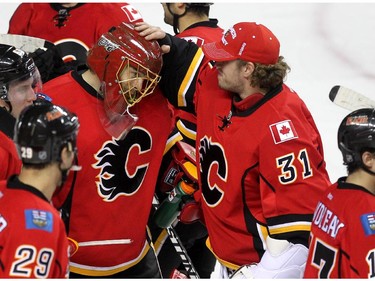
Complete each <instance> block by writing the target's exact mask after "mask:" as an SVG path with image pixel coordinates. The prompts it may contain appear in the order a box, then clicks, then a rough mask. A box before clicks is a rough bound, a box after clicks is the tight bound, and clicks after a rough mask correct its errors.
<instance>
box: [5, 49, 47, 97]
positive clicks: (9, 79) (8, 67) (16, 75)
mask: <svg viewBox="0 0 375 281" xmlns="http://www.w3.org/2000/svg"><path fill="white" fill-rule="evenodd" d="M31 77H32V78H33V82H32V86H33V88H34V92H40V91H41V88H42V81H41V78H40V74H39V71H38V68H37V67H36V66H35V63H34V61H33V59H32V58H30V57H29V56H28V55H27V54H26V52H24V51H22V50H21V49H17V48H15V47H14V46H11V45H6V44H0V98H1V99H3V100H6V101H8V100H9V97H8V94H9V86H10V85H11V84H12V83H17V81H24V80H27V79H29V78H31Z"/></svg>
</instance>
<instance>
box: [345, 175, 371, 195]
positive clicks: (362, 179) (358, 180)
mask: <svg viewBox="0 0 375 281" xmlns="http://www.w3.org/2000/svg"><path fill="white" fill-rule="evenodd" d="M346 182H347V183H352V184H356V185H359V186H362V187H363V188H365V189H367V190H368V191H369V192H371V193H372V194H374V195H375V176H373V175H370V174H369V173H367V172H365V171H363V170H357V171H355V172H353V173H351V174H350V175H348V177H347V179H346Z"/></svg>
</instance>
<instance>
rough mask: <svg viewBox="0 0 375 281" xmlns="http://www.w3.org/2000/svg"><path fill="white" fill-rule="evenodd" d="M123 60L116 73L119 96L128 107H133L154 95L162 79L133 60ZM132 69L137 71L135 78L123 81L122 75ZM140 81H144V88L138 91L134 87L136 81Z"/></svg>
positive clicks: (123, 58)
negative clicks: (146, 97)
mask: <svg viewBox="0 0 375 281" xmlns="http://www.w3.org/2000/svg"><path fill="white" fill-rule="evenodd" d="M121 59H122V63H121V65H120V67H119V69H118V71H117V73H116V81H115V82H116V83H117V84H118V86H119V89H120V91H119V94H121V95H122V96H123V98H124V100H125V102H126V103H127V105H128V106H129V107H131V106H133V105H134V104H136V103H138V102H139V101H140V100H141V99H142V98H143V97H145V96H147V95H150V94H152V93H153V91H154V89H155V87H156V85H157V84H158V83H159V81H160V78H161V77H160V76H159V75H158V74H157V73H154V72H152V71H150V70H149V69H147V68H145V67H143V66H142V65H140V64H139V63H138V62H136V61H134V60H132V59H129V58H125V57H122V58H121ZM130 68H133V69H135V74H136V75H135V77H129V78H127V79H124V80H121V77H120V76H121V73H123V72H124V71H125V70H127V69H130ZM140 79H141V80H142V88H141V89H138V88H136V87H135V86H134V81H137V80H140Z"/></svg>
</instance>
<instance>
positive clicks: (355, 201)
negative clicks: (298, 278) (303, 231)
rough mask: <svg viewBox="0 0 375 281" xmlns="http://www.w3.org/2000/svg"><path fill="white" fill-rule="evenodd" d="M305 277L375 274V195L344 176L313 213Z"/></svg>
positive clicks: (361, 276) (374, 275) (373, 275)
mask: <svg viewBox="0 0 375 281" xmlns="http://www.w3.org/2000/svg"><path fill="white" fill-rule="evenodd" d="M304 277H305V278H374V277H375V196H374V194H372V193H370V192H369V191H367V190H366V189H364V188H363V187H361V186H357V185H354V184H349V183H345V178H341V179H339V181H338V182H337V183H335V184H333V185H332V186H331V187H330V189H329V190H328V191H327V193H326V194H325V195H324V196H323V197H322V198H321V201H320V202H319V203H318V205H317V207H316V210H315V213H314V217H313V221H312V227H311V237H310V249H309V257H308V260H307V263H306V269H305V276H304Z"/></svg>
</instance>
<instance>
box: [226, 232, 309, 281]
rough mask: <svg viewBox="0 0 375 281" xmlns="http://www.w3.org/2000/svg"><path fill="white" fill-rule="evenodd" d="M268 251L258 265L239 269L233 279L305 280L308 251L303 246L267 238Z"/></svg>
mask: <svg viewBox="0 0 375 281" xmlns="http://www.w3.org/2000/svg"><path fill="white" fill-rule="evenodd" d="M266 244H267V250H266V252H265V253H264V255H263V257H262V259H261V260H260V262H259V263H258V264H255V263H254V264H249V265H245V266H242V267H241V268H239V269H238V270H237V271H236V272H235V273H234V274H233V275H232V276H231V278H232V279H263V278H267V279H280V278H281V279H283V278H303V273H304V270H305V266H306V260H307V256H308V249H307V248H306V247H305V246H303V245H301V244H293V243H289V242H288V241H286V240H276V239H273V238H271V237H269V236H268V237H267V240H266Z"/></svg>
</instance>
